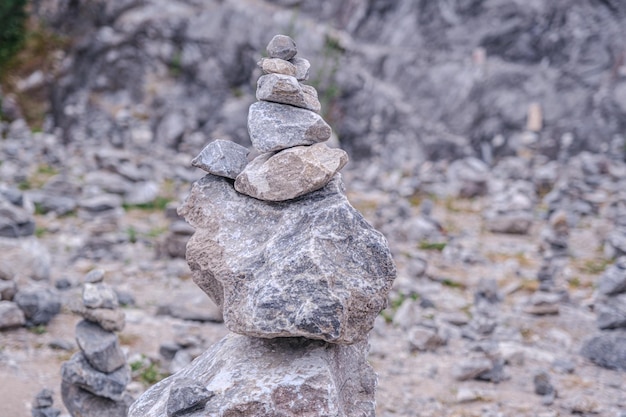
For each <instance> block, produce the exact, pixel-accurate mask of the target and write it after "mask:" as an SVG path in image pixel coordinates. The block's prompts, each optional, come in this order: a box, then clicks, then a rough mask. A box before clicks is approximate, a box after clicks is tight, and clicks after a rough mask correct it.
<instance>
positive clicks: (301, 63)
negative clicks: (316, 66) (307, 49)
mask: <svg viewBox="0 0 626 417" xmlns="http://www.w3.org/2000/svg"><path fill="white" fill-rule="evenodd" d="M289 62H291V63H292V64H293V65H295V67H296V74H295V75H294V76H295V77H296V79H297V80H298V81H306V80H308V79H309V70H310V69H311V63H310V62H309V60H308V59H304V58H300V57H298V56H295V57H293V58H291V59H290V60H289Z"/></svg>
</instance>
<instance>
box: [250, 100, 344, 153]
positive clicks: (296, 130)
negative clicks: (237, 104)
mask: <svg viewBox="0 0 626 417" xmlns="http://www.w3.org/2000/svg"><path fill="white" fill-rule="evenodd" d="M248 131H249V133H250V140H251V141H252V145H253V146H254V147H255V149H257V150H258V151H259V152H274V151H280V150H282V149H286V148H292V147H294V146H300V145H313V144H315V143H319V142H324V141H327V140H328V139H329V138H330V135H331V133H332V130H331V128H330V126H329V125H328V124H327V123H326V122H325V121H324V119H322V117H321V116H320V115H319V114H317V113H314V112H312V111H310V110H305V109H299V108H297V107H293V106H288V105H286V104H279V103H271V102H268V101H257V102H256V103H253V104H252V105H251V106H250V111H249V112H248Z"/></svg>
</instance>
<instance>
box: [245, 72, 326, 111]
mask: <svg viewBox="0 0 626 417" xmlns="http://www.w3.org/2000/svg"><path fill="white" fill-rule="evenodd" d="M256 98H257V100H264V101H273V102H275V103H282V104H290V105H292V106H296V107H301V108H303V109H308V110H312V111H314V112H316V113H319V112H320V110H321V109H322V105H321V104H320V101H319V99H318V98H317V92H316V91H315V88H313V87H311V86H305V85H302V84H300V83H299V82H298V80H297V79H296V77H292V76H289V75H282V74H267V75H262V76H261V77H259V81H258V82H257V90H256Z"/></svg>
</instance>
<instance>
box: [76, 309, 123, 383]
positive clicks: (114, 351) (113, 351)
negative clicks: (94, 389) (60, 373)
mask: <svg viewBox="0 0 626 417" xmlns="http://www.w3.org/2000/svg"><path fill="white" fill-rule="evenodd" d="M76 342H78V346H79V347H80V350H81V351H82V352H83V354H84V355H85V358H86V359H87V361H88V362H89V364H90V365H91V366H93V367H94V368H95V369H96V370H98V371H100V372H105V373H110V372H113V371H115V370H116V369H119V368H120V367H122V366H123V365H124V364H125V363H126V357H125V356H124V352H122V349H121V348H120V344H119V342H118V340H117V336H116V335H115V333H111V332H108V331H106V330H104V329H102V327H100V326H98V325H97V324H94V323H92V322H89V321H85V320H83V321H81V322H79V323H78V324H77V325H76Z"/></svg>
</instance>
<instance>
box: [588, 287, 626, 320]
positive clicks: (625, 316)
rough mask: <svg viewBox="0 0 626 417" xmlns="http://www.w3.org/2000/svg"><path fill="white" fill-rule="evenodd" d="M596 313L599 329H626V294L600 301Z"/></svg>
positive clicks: (597, 302)
mask: <svg viewBox="0 0 626 417" xmlns="http://www.w3.org/2000/svg"><path fill="white" fill-rule="evenodd" d="M595 311H596V313H597V314H598V319H597V325H598V328H599V329H617V328H620V327H626V293H624V294H619V295H616V296H613V297H606V298H600V299H598V300H597V301H596V303H595Z"/></svg>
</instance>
